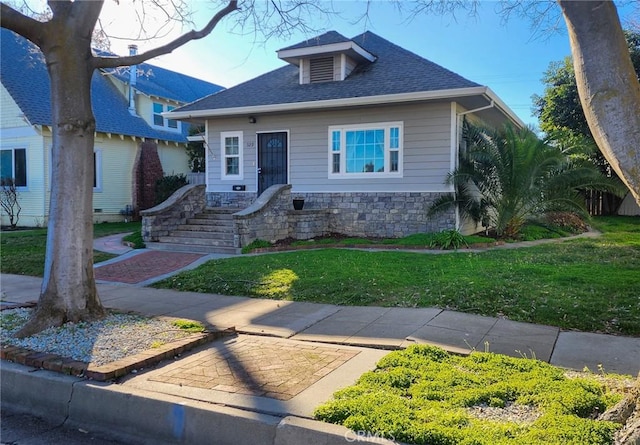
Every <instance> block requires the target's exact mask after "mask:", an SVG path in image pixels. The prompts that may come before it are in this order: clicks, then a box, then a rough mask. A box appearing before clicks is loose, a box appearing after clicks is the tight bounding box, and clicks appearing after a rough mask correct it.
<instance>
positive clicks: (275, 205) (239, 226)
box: [233, 185, 293, 247]
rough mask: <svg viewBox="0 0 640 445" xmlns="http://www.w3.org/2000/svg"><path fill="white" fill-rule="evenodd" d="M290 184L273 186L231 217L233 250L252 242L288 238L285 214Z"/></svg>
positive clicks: (288, 204)
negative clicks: (233, 238)
mask: <svg viewBox="0 0 640 445" xmlns="http://www.w3.org/2000/svg"><path fill="white" fill-rule="evenodd" d="M292 205H293V204H292V200H291V185H274V186H271V187H269V188H268V189H267V190H265V191H264V193H262V195H260V196H259V197H258V198H257V199H256V200H255V201H254V202H253V204H251V205H250V206H249V207H247V208H246V209H244V210H241V211H239V212H237V213H234V214H233V220H234V227H235V229H234V235H235V238H236V246H235V247H243V246H246V245H247V244H250V243H251V242H252V241H253V240H256V239H262V240H267V241H277V240H281V239H285V238H288V237H289V217H288V212H289V210H290V209H291V206H292Z"/></svg>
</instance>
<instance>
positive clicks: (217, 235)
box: [170, 230, 233, 243]
mask: <svg viewBox="0 0 640 445" xmlns="http://www.w3.org/2000/svg"><path fill="white" fill-rule="evenodd" d="M170 236H173V237H179V238H199V239H211V240H228V241H230V242H231V243H233V232H209V231H198V230H174V231H173V232H171V233H170Z"/></svg>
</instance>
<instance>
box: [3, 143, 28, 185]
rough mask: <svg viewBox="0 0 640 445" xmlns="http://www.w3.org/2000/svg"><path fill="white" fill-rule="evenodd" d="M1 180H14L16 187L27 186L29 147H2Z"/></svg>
mask: <svg viewBox="0 0 640 445" xmlns="http://www.w3.org/2000/svg"><path fill="white" fill-rule="evenodd" d="M0 180H1V181H6V180H13V181H14V184H15V185H16V187H26V186H27V149H26V148H3V149H0Z"/></svg>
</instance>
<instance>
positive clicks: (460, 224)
mask: <svg viewBox="0 0 640 445" xmlns="http://www.w3.org/2000/svg"><path fill="white" fill-rule="evenodd" d="M277 55H278V57H279V58H280V59H281V60H283V61H284V62H286V63H287V64H286V66H283V67H282V68H279V69H276V70H274V71H271V72H268V73H266V74H263V75H261V76H259V77H256V78H255V79H252V80H249V81H247V82H245V83H242V84H239V85H237V86H234V87H232V88H229V89H227V90H224V91H222V92H220V93H217V94H215V95H211V96H208V97H205V98H202V99H200V100H198V101H195V102H193V103H190V104H187V105H185V106H183V107H180V108H177V109H175V110H173V111H171V112H170V113H167V114H165V116H168V117H171V118H173V119H176V120H185V121H200V122H204V123H205V129H206V131H205V140H206V145H207V150H206V154H207V160H206V188H203V189H202V191H201V193H203V197H204V199H205V201H204V204H203V207H202V210H203V212H204V211H205V209H207V210H206V213H209V214H211V213H212V212H213V210H211V208H215V209H217V210H216V211H217V212H218V213H222V212H224V210H225V208H229V209H232V210H229V212H234V213H233V215H232V218H230V219H232V220H233V224H231V226H232V227H233V229H232V230H231V229H229V232H233V234H234V235H235V236H234V241H235V244H234V245H235V247H236V248H237V247H241V246H244V245H246V244H247V243H249V242H251V241H252V240H253V239H256V238H261V239H265V240H277V239H281V238H286V237H294V238H311V237H314V236H318V235H321V234H326V233H330V232H339V233H342V234H347V235H351V236H371V237H400V236H404V235H409V234H413V233H419V232H433V231H439V230H442V229H453V228H458V229H461V230H463V231H472V230H473V228H469V227H466V226H465V224H464V221H461V220H460V218H459V216H458V215H457V214H456V212H451V213H450V214H446V215H442V216H439V217H436V218H431V217H429V216H428V215H427V208H428V207H429V205H430V204H431V203H432V202H433V200H434V199H436V198H437V197H438V196H440V195H441V194H443V193H446V192H451V191H452V188H451V187H450V186H448V185H446V184H445V179H446V177H447V174H448V173H449V172H450V171H452V170H453V169H454V168H455V167H456V163H457V159H458V151H459V149H460V147H461V143H462V141H461V127H462V122H463V120H464V119H472V120H477V121H482V122H484V123H486V124H489V125H496V126H498V125H502V124H504V123H506V122H511V123H513V124H514V125H516V126H523V125H524V124H523V123H522V122H521V121H520V119H519V118H518V117H517V116H516V115H515V114H514V113H513V111H511V110H510V109H509V108H508V107H507V106H506V105H505V104H504V103H503V102H502V101H501V100H500V98H498V97H497V96H496V94H495V93H494V92H493V91H491V89H489V88H488V87H486V86H482V85H479V84H477V83H475V82H472V81H470V80H467V79H465V78H464V77H462V76H460V75H458V74H456V73H453V72H451V71H449V70H447V69H445V68H443V67H441V66H439V65H437V64H435V63H433V62H431V61H429V60H426V59H424V58H422V57H420V56H418V55H416V54H413V53H411V52H409V51H407V50H405V49H403V48H401V47H399V46H396V45H395V44H393V43H391V42H389V41H387V40H385V39H383V38H381V37H379V36H378V35H376V34H374V33H371V32H365V33H364V34H361V35H358V36H356V37H354V38H352V39H349V38H346V37H344V36H342V35H341V34H339V33H337V32H335V31H331V32H327V33H326V34H323V35H321V36H319V37H316V38H313V39H310V40H307V41H304V42H301V43H299V44H296V45H293V46H289V47H286V48H283V49H281V50H279V51H277ZM194 193H195V192H194ZM292 197H297V198H302V199H304V207H303V210H302V212H300V211H298V212H296V211H295V210H293V208H292ZM185 199H186V198H185ZM182 213H184V212H182ZM147 216H148V217H149V220H148V221H147V222H146V223H144V222H143V227H144V230H143V234H144V236H146V238H147V240H149V241H165V242H176V243H177V242H179V240H178V238H179V236H178V235H180V236H184V235H185V233H184V232H185V231H187V230H189V227H188V226H182V227H180V228H179V229H178V230H176V231H175V232H171V227H167V226H166V225H165V226H164V227H163V226H162V224H161V223H159V222H157V221H158V219H157V218H156V217H157V212H151V213H148V214H147ZM152 218H156V222H155V223H154V222H153V221H151V219H152ZM183 222H184V221H183ZM192 222H193V221H192ZM231 226H230V227H231ZM173 228H174V229H175V227H173ZM177 232H180V233H179V234H178V233H177ZM191 243H192V244H196V242H195V241H191Z"/></svg>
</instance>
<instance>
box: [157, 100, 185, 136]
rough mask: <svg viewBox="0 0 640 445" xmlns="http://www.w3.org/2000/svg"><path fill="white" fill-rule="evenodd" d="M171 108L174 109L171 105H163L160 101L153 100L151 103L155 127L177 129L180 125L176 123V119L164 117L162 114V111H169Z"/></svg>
mask: <svg viewBox="0 0 640 445" xmlns="http://www.w3.org/2000/svg"><path fill="white" fill-rule="evenodd" d="M173 109H175V107H173V106H171V105H164V104H162V103H160V102H154V103H153V125H155V126H156V127H166V128H169V129H171V130H179V129H180V125H179V124H178V121H177V120H175V119H165V118H164V117H163V116H162V113H164V112H165V111H171V110H173Z"/></svg>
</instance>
